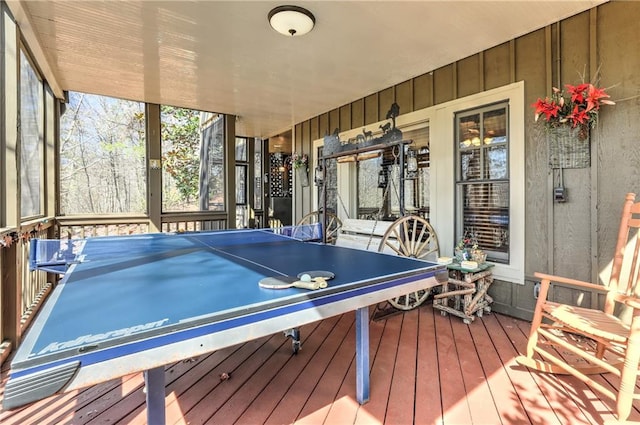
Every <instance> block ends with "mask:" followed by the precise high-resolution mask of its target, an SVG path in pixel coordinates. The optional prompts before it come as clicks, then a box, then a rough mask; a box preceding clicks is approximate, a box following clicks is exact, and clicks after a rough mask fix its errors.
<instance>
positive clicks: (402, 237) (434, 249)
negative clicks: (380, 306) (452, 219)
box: [378, 215, 440, 310]
mask: <svg viewBox="0 0 640 425" xmlns="http://www.w3.org/2000/svg"><path fill="white" fill-rule="evenodd" d="M389 250H391V251H393V252H395V253H396V254H398V255H401V256H403V257H412V258H419V259H421V260H427V261H432V262H434V263H435V262H436V261H437V259H438V257H439V256H440V246H439V245H438V236H437V235H436V232H435V230H433V227H431V225H430V224H429V222H428V221H427V220H425V219H424V218H422V217H419V216H416V215H408V216H405V217H401V218H399V219H398V220H396V221H395V222H394V223H393V224H392V225H391V226H390V227H389V229H387V231H386V232H385V233H384V236H383V237H382V241H380V246H379V247H378V251H379V252H383V251H386V252H389ZM430 292H431V291H430V290H429V289H421V290H419V291H415V292H411V293H409V294H406V295H401V296H399V297H397V298H393V299H390V300H389V304H391V305H392V306H394V307H395V308H397V309H399V310H411V309H413V308H415V307H417V306H419V305H420V304H422V303H423V302H424V301H425V300H426V299H427V297H428V296H429V294H430Z"/></svg>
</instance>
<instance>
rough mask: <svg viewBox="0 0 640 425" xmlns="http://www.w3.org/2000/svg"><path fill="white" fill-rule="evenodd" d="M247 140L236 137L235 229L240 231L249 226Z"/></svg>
mask: <svg viewBox="0 0 640 425" xmlns="http://www.w3.org/2000/svg"><path fill="white" fill-rule="evenodd" d="M247 143H248V141H247V138H246V137H236V146H235V151H236V154H235V159H236V228H237V229H242V228H246V227H248V225H249V206H248V205H247V188H248V186H247V178H248V176H247V172H248V170H249V168H248V162H247V146H248V145H247Z"/></svg>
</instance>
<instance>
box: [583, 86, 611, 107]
mask: <svg viewBox="0 0 640 425" xmlns="http://www.w3.org/2000/svg"><path fill="white" fill-rule="evenodd" d="M608 97H609V95H608V94H606V93H605V92H604V89H599V88H597V87H596V86H594V85H593V84H589V92H588V93H587V111H590V110H592V109H595V110H598V109H600V104H606V105H615V102H612V101H610V100H607V98H608Z"/></svg>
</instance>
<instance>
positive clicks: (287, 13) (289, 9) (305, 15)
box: [268, 6, 316, 37]
mask: <svg viewBox="0 0 640 425" xmlns="http://www.w3.org/2000/svg"><path fill="white" fill-rule="evenodd" d="M268 17H269V24H270V25H271V28H273V29H274V30H276V31H278V32H279V33H280V34H283V35H290V36H294V37H297V36H299V35H305V34H306V33H308V32H309V31H311V30H312V29H313V26H314V25H315V23H316V18H315V17H314V16H313V14H312V13H311V12H309V11H308V10H307V9H304V8H302V7H299V6H278V7H276V8H275V9H273V10H271V12H269V16H268Z"/></svg>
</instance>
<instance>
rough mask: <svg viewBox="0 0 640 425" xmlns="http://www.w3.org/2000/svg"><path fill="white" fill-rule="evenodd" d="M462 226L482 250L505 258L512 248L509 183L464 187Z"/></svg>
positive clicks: (463, 230) (495, 256)
mask: <svg viewBox="0 0 640 425" xmlns="http://www.w3.org/2000/svg"><path fill="white" fill-rule="evenodd" d="M462 193H463V198H462V204H463V215H464V220H463V229H462V233H461V234H469V235H473V236H474V237H475V239H476V240H477V241H478V245H479V246H480V248H482V249H483V250H487V251H493V257H494V258H496V259H498V258H502V259H506V258H508V257H507V254H508V250H509V231H508V229H509V226H508V225H509V184H508V183H506V182H502V183H478V184H467V185H465V186H464V190H463V192H462Z"/></svg>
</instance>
